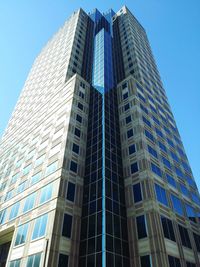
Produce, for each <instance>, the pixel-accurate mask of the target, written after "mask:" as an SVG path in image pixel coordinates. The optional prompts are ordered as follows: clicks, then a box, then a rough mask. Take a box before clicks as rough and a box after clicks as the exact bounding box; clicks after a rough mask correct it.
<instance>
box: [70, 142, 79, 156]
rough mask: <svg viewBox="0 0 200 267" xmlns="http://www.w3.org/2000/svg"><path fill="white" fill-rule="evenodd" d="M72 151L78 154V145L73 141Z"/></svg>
mask: <svg viewBox="0 0 200 267" xmlns="http://www.w3.org/2000/svg"><path fill="white" fill-rule="evenodd" d="M72 151H73V152H75V153H77V154H79V146H78V145H77V144H74V143H73V146H72Z"/></svg>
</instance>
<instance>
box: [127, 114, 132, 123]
mask: <svg viewBox="0 0 200 267" xmlns="http://www.w3.org/2000/svg"><path fill="white" fill-rule="evenodd" d="M129 122H131V115H129V116H128V117H126V124H128V123H129Z"/></svg>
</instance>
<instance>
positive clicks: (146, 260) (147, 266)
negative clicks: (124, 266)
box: [140, 255, 151, 267]
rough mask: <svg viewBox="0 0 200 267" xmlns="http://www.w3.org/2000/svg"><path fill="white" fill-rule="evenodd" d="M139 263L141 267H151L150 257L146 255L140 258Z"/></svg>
mask: <svg viewBox="0 0 200 267" xmlns="http://www.w3.org/2000/svg"><path fill="white" fill-rule="evenodd" d="M140 263H141V267H151V261H150V256H149V255H146V256H142V257H140Z"/></svg>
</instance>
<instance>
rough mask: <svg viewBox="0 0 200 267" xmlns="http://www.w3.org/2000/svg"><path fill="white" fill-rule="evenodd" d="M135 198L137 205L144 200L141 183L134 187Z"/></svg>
mask: <svg viewBox="0 0 200 267" xmlns="http://www.w3.org/2000/svg"><path fill="white" fill-rule="evenodd" d="M133 198H134V202H135V203H137V202H139V201H141V200H142V192H141V187H140V183H138V184H134V185H133Z"/></svg>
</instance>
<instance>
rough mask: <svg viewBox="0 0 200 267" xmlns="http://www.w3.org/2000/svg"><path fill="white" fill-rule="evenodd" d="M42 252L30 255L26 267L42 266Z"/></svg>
mask: <svg viewBox="0 0 200 267" xmlns="http://www.w3.org/2000/svg"><path fill="white" fill-rule="evenodd" d="M40 258H41V253H37V254H33V255H31V256H29V257H28V261H27V264H26V267H39V266H40Z"/></svg>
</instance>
